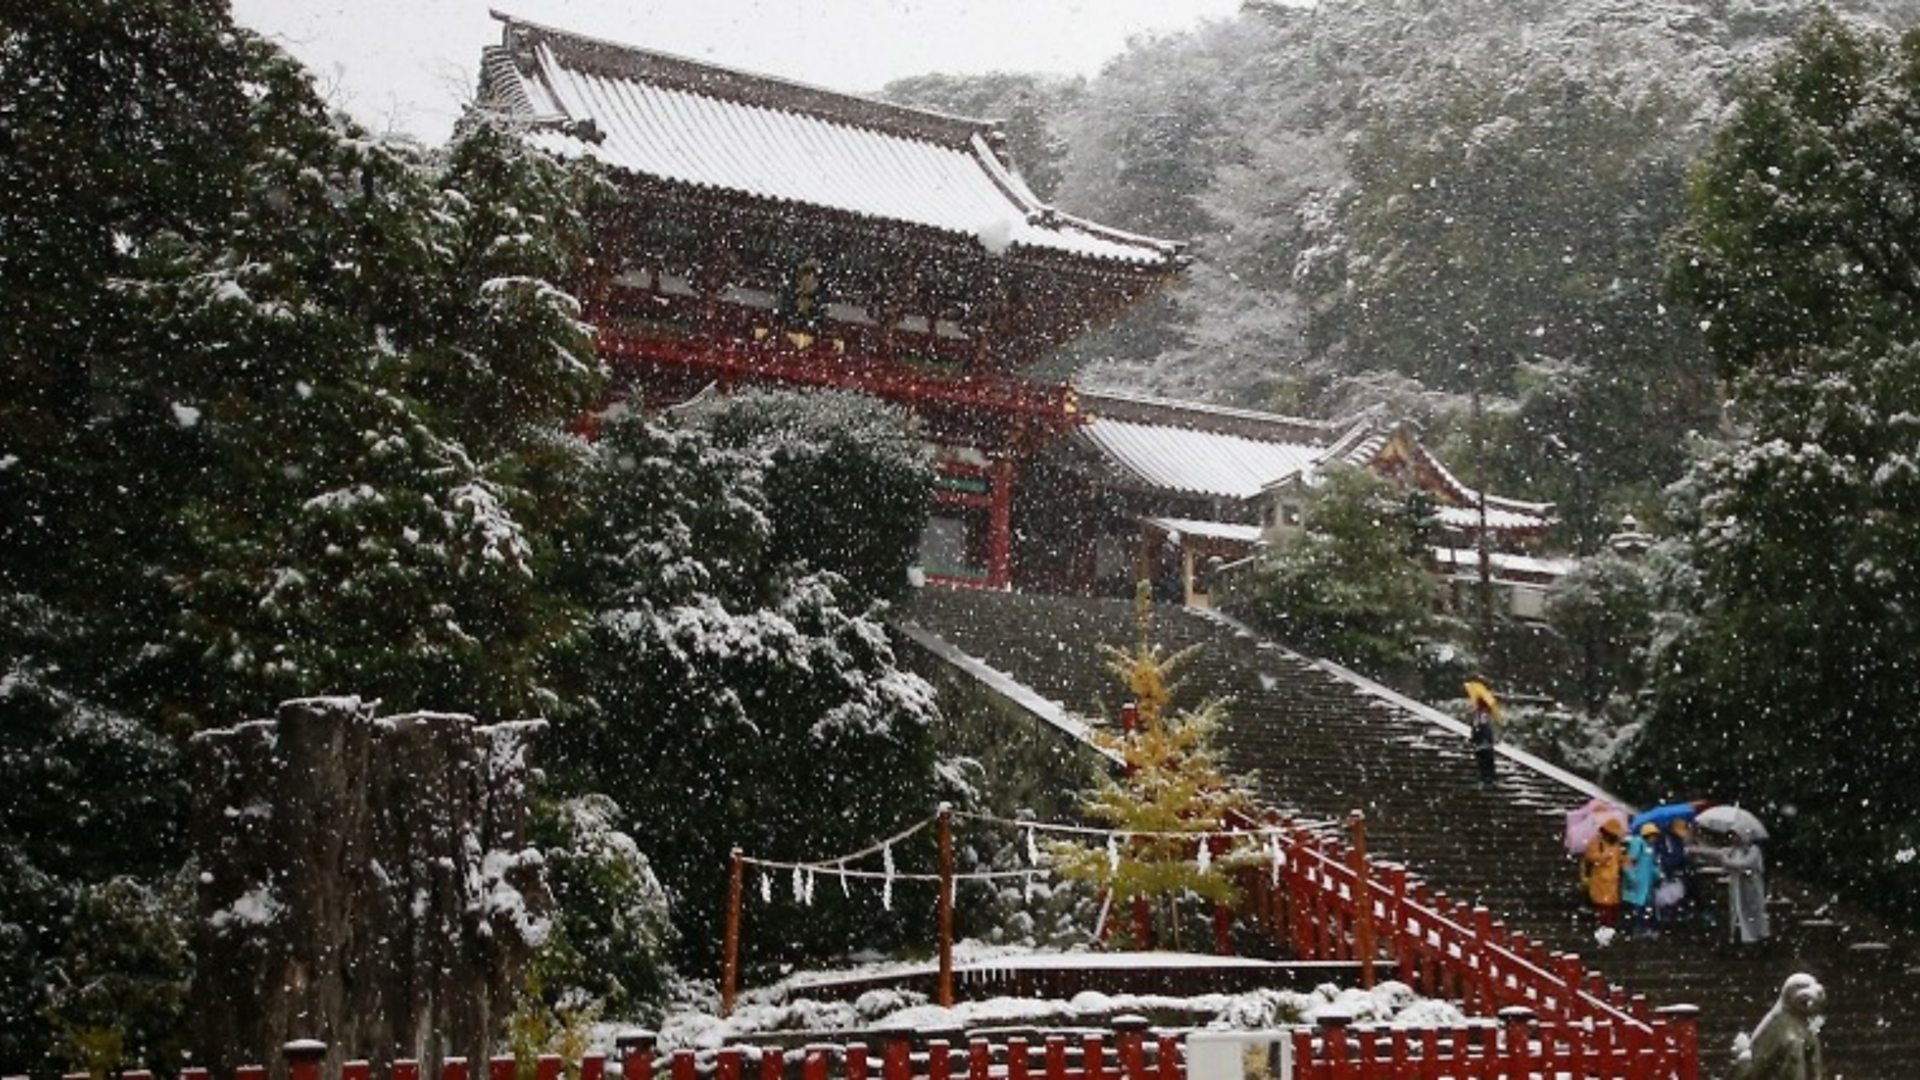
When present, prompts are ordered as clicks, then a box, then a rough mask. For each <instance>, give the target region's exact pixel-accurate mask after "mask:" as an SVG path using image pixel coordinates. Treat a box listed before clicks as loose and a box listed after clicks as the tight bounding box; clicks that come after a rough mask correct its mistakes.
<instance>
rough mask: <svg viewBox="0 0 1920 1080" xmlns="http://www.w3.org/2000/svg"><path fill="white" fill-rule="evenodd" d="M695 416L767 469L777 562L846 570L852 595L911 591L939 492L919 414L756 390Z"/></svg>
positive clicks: (855, 399) (858, 400)
mask: <svg viewBox="0 0 1920 1080" xmlns="http://www.w3.org/2000/svg"><path fill="white" fill-rule="evenodd" d="M696 415H697V416H698V417H699V419H700V421H701V422H702V423H703V425H704V426H705V427H706V428H707V430H708V431H710V432H712V434H713V438H714V441H715V443H717V444H718V445H720V446H724V447H729V448H732V449H736V450H741V451H744V452H747V453H750V454H753V455H755V456H756V457H757V458H758V459H759V460H760V461H761V463H762V467H763V468H764V469H765V470H766V485H765V491H766V497H767V512H768V515H769V516H770V518H771V519H772V522H773V540H772V547H771V549H770V551H769V555H770V557H771V558H772V559H773V560H774V561H776V562H783V563H792V564H794V565H799V566H808V567H812V568H814V569H818V570H828V571H832V572H833V573H835V574H838V575H839V576H840V577H841V578H843V579H845V581H846V583H847V585H848V586H849V587H850V589H851V592H850V594H849V599H856V600H857V599H858V598H860V597H877V598H881V599H897V598H899V597H900V596H902V595H904V594H905V593H906V590H907V587H908V583H907V567H908V565H909V564H910V563H912V561H913V559H914V557H915V552H916V551H917V550H918V548H919V542H920V534H921V532H922V531H923V530H924V529H925V528H926V524H927V512H928V509H929V507H930V506H931V498H932V493H933V466H932V462H931V460H930V459H929V456H928V453H927V450H926V443H925V441H924V437H923V435H922V434H921V431H920V424H919V421H918V420H917V419H916V418H915V417H914V416H913V414H911V413H909V412H907V411H906V410H905V409H903V408H901V407H899V406H897V405H892V404H889V403H887V402H884V401H880V400H878V399H875V398H870V397H865V396H861V395H854V394H843V393H833V392H825V391H821V392H802V391H796V390H752V391H744V392H741V393H737V394H732V395H729V396H727V397H724V398H721V399H719V400H717V401H715V402H712V403H710V404H707V405H705V406H704V407H703V408H701V409H700V410H699V411H698V412H697V413H696Z"/></svg>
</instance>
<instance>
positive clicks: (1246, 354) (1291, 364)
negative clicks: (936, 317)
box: [888, 0, 1920, 547]
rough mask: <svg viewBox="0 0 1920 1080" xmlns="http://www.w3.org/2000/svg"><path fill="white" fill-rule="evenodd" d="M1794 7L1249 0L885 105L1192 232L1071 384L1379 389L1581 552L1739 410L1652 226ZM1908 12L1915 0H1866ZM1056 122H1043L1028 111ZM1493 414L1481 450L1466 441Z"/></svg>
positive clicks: (1782, 2) (1251, 391)
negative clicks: (1067, 75)
mask: <svg viewBox="0 0 1920 1080" xmlns="http://www.w3.org/2000/svg"><path fill="white" fill-rule="evenodd" d="M1810 7H1811V6H1810V5H1808V4H1805V3H1799V2H1789V0H1724V2H1698V3H1686V2H1674V0H1323V2H1322V3H1320V4H1319V5H1317V6H1316V7H1313V8H1299V7H1294V6H1290V5H1283V4H1278V3H1259V2H1250V3H1248V4H1247V5H1246V8H1245V10H1243V12H1242V13H1241V14H1240V15H1239V16H1237V17H1235V18H1233V19H1230V20H1225V21H1221V22H1217V23H1212V24H1208V25H1206V26H1204V27H1202V28H1201V29H1199V30H1197V31H1195V32H1193V33H1190V34H1182V35H1177V36H1170V37H1162V38H1154V39H1148V40H1141V41H1136V42H1135V43H1134V44H1133V46H1132V47H1131V48H1130V49H1129V50H1128V51H1127V52H1126V53H1124V54H1123V55H1121V56H1119V57H1116V58H1115V59H1114V60H1113V61H1112V62H1111V63H1110V64H1109V65H1108V66H1107V68H1106V69H1105V70H1104V71H1103V72H1102V73H1101V74H1100V76H1098V77H1097V78H1095V79H1093V80H1091V81H1089V82H1087V83H1085V84H1080V83H1075V82H1065V83H1063V82H1059V81H1048V80H1044V79H1038V78H1025V77H1016V76H991V77H987V78H984V79H977V80H969V79H961V78H945V77H940V78H922V79H914V80H906V81H903V82H901V83H897V84H895V85H893V86H892V87H890V88H889V90H888V92H889V94H891V95H892V96H894V97H896V98H899V99H901V100H906V101H910V102H913V103H916V104H922V105H927V106H931V107H936V108H944V109H948V110H953V111H961V112H974V113H976V114H978V113H984V114H987V115H995V116H999V117H1002V118H1005V119H1007V120H1008V122H1009V125H1008V126H1009V142H1010V145H1011V147H1012V150H1013V152H1014V153H1015V155H1016V157H1017V159H1018V160H1019V161H1020V163H1021V164H1022V165H1023V168H1024V169H1025V170H1026V171H1027V172H1028V173H1029V174H1030V175H1031V176H1032V177H1033V178H1034V179H1035V180H1036V181H1037V183H1036V186H1037V187H1040V188H1042V189H1044V190H1047V191H1051V193H1052V194H1051V197H1053V198H1055V199H1057V200H1058V202H1059V203H1060V205H1061V206H1062V207H1064V208H1066V209H1069V210H1071V211H1074V212H1076V213H1082V214H1086V215H1088V216H1091V217H1094V218H1096V219H1099V220H1102V221H1109V222H1112V223H1114V224H1116V225H1120V226H1123V227H1127V228H1131V229H1137V230H1140V231H1144V232H1149V233H1154V234H1158V235H1163V236H1172V237H1178V238H1184V239H1190V240H1192V241H1193V244H1194V253H1195V256H1196V262H1195V265H1194V266H1193V268H1192V269H1191V270H1190V271H1189V272H1188V274H1187V276H1186V280H1185V281H1184V282H1183V283H1182V284H1181V285H1180V286H1179V287H1177V288H1176V289H1175V290H1174V291H1173V292H1172V293H1171V294H1170V295H1168V296H1166V297H1164V298H1162V299H1160V300H1159V301H1157V302H1154V303H1151V304H1148V305H1144V306H1143V307H1142V308H1141V309H1139V310H1138V311H1136V312H1135V313H1134V315H1133V316H1132V317H1131V318H1130V319H1129V320H1128V321H1126V322H1125V323H1123V324H1121V325H1118V326H1115V327H1112V328H1110V329H1109V330H1108V331H1107V332H1105V333H1102V334H1098V335H1095V336H1094V337H1093V338H1091V339H1090V340H1089V341H1088V342H1086V343H1085V344H1084V345H1083V346H1082V347H1081V349H1080V350H1079V352H1078V353H1077V354H1076V355H1075V356H1073V357H1072V358H1071V359H1072V360H1073V361H1076V362H1078V363H1079V364H1080V365H1081V368H1080V372H1081V374H1080V377H1081V378H1082V379H1083V380H1085V381H1087V382H1089V383H1095V384H1117V385H1121V386H1126V387H1134V388H1142V389H1148V390H1153V391H1157V392H1162V393H1167V394H1170V395H1176V396H1181V397H1195V398H1202V399H1210V400H1216V401H1226V402H1232V403H1236V404H1243V405H1250V406H1256V407H1263V408H1271V409H1276V410H1280V411H1286V412H1298V413H1310V414H1339V413H1345V412H1350V411H1353V410H1355V409H1358V408H1362V407H1365V406H1367V405H1371V404H1375V403H1382V402H1384V403H1386V404H1387V405H1388V406H1389V407H1390V408H1391V409H1392V410H1393V411H1394V412H1395V413H1397V414H1403V415H1408V416H1412V417H1414V418H1416V419H1419V420H1422V421H1424V422H1426V423H1428V424H1430V425H1432V426H1433V428H1434V429H1435V431H1436V435H1437V437H1438V438H1439V439H1440V440H1441V441H1442V442H1443V443H1444V442H1445V441H1446V440H1448V439H1449V438H1451V439H1453V440H1454V441H1455V442H1456V443H1457V445H1455V446H1453V447H1452V448H1451V450H1450V452H1449V456H1450V457H1451V458H1452V459H1453V460H1455V461H1457V462H1460V463H1461V464H1462V465H1463V467H1465V468H1467V469H1469V470H1470V471H1472V472H1475V473H1478V472H1479V471H1480V470H1481V469H1482V468H1483V467H1484V470H1485V475H1486V479H1487V482H1488V483H1489V484H1490V485H1493V486H1497V487H1499V488H1503V489H1507V490H1512V491H1515V492H1516V493H1524V494H1527V495H1530V496H1533V497H1537V498H1546V499H1553V500H1555V501H1556V502H1558V503H1559V504H1560V507H1561V512H1562V516H1563V517H1564V518H1565V519H1566V521H1567V522H1568V525H1569V529H1568V536H1567V539H1568V541H1569V542H1571V543H1573V544H1575V545H1577V546H1582V547H1586V546H1590V545H1592V544H1593V543H1594V542H1595V541H1596V540H1597V539H1598V538H1599V537H1601V536H1603V535H1604V534H1605V533H1606V531H1608V530H1609V529H1610V528H1611V527H1612V523H1613V522H1614V521H1616V520H1617V519H1618V515H1619V514H1620V513H1621V512H1622V511H1624V510H1627V509H1633V510H1636V511H1638V512H1640V513H1641V514H1642V515H1643V516H1645V515H1647V514H1650V513H1655V514H1657V512H1658V507H1657V503H1656V501H1655V500H1654V499H1653V498H1652V496H1653V494H1654V493H1655V492H1656V491H1657V490H1658V488H1659V487H1660V486H1661V485H1663V484H1665V483H1666V482H1668V481H1670V480H1672V479H1674V478H1676V477H1677V476H1678V475H1679V474H1680V473H1681V471H1682V469H1683V467H1684V464H1685V460H1686V438H1687V434H1688V433H1689V432H1690V431H1707V432H1711V431H1713V430H1714V429H1715V428H1716V427H1717V425H1718V422H1719V421H1718V416H1719V409H1718V389H1717V386H1716V382H1715V379H1714V373H1713V371H1712V369H1711V366H1710V365H1709V364H1708V363H1707V362H1706V361H1705V359H1704V355H1705V354H1704V352H1703V347H1702V346H1703V343H1702V340H1701V338H1702V327H1701V326H1700V319H1699V316H1698V315H1697V314H1696V313H1693V312H1691V311H1689V310H1686V309H1684V308H1683V307H1682V306H1680V305H1677V304H1674V303H1671V302H1669V301H1668V300H1667V299H1666V298H1665V297H1663V295H1662V293H1661V288H1660V280H1661V274H1662V266H1663V256H1662V241H1663V237H1664V236H1665V235H1666V234H1667V233H1668V232H1669V231H1670V230H1671V229H1673V228H1674V227H1675V226H1676V225H1677V224H1678V223H1679V221H1680V219H1681V215H1682V212H1683V210H1684V205H1685V186H1686V177H1687V172H1688V168H1689V165H1690V163H1691V162H1692V161H1693V160H1694V159H1695V158H1696V157H1697V156H1698V155H1699V154H1700V152H1701V151H1702V149H1703V147H1704V146H1705V143H1706V140H1707V138H1708V136H1709V134H1710V133H1711V131H1712V130H1713V128H1714V127H1715V125H1716V124H1717V123H1718V122H1719V121H1720V119H1721V118H1722V117H1723V115H1724V113H1725V111H1726V108H1727V101H1728V100H1729V97H1730V94H1731V93H1732V91H1733V89H1734V86H1735V84H1736V82H1737V79H1738V77H1739V73H1740V71H1741V70H1742V68H1743V66H1744V67H1747V68H1751V67H1752V66H1753V65H1755V64H1756V63H1758V62H1760V61H1761V60H1763V59H1764V57H1765V56H1767V55H1769V54H1770V53H1772V52H1773V51H1774V50H1775V49H1777V48H1778V47H1779V45H1780V44H1781V43H1782V42H1783V41H1785V40H1786V39H1787V38H1789V37H1790V36H1791V35H1792V34H1793V32H1794V31H1795V30H1796V29H1797V28H1798V27H1799V26H1800V24H1801V22H1802V20H1803V19H1804V17H1805V16H1806V14H1807V12H1808V11H1809V10H1810ZM1835 7H1836V9H1837V10H1839V11H1841V12H1842V13H1844V14H1846V15H1848V16H1849V17H1853V18H1858V19H1861V20H1866V21H1871V22H1877V23H1882V24H1885V25H1888V26H1891V27H1895V28H1905V27H1906V26H1909V25H1912V24H1913V23H1914V22H1915V21H1916V19H1917V18H1920V2H1915V0H1851V2H1843V3H1839V4H1836V5H1835ZM1036 116H1038V117H1039V118H1040V119H1042V120H1043V121H1044V123H1043V124H1041V125H1039V126H1036V124H1035V118H1036ZM1476 388H1477V389H1479V390H1480V391H1481V393H1482V394H1483V395H1484V396H1485V400H1486V405H1487V431H1486V434H1487V445H1488V450H1487V453H1486V460H1485V461H1484V462H1480V461H1475V460H1473V457H1474V456H1473V455H1472V454H1471V452H1470V451H1469V450H1468V449H1467V442H1468V439H1467V435H1466V432H1465V430H1464V429H1465V418H1466V416H1467V413H1468V407H1467V403H1468V399H1469V395H1470V394H1471V393H1472V391H1473V390H1475V389H1476Z"/></svg>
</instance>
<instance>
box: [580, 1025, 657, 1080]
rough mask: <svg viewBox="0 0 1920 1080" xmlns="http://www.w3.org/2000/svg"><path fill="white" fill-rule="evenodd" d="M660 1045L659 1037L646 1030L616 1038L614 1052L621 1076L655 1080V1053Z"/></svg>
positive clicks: (628, 1078)
mask: <svg viewBox="0 0 1920 1080" xmlns="http://www.w3.org/2000/svg"><path fill="white" fill-rule="evenodd" d="M659 1044H660V1039H659V1036H657V1035H655V1034H654V1033H653V1032H651V1031H647V1030H645V1029H644V1028H640V1029H635V1030H633V1031H623V1032H621V1033H620V1034H619V1035H616V1036H614V1040H613V1052H614V1054H615V1055H616V1056H618V1058H619V1060H620V1075H621V1076H622V1077H624V1078H625V1080H653V1052H654V1048H655V1047H657V1046H658V1045H659ZM582 1080H585V1078H584V1077H582Z"/></svg>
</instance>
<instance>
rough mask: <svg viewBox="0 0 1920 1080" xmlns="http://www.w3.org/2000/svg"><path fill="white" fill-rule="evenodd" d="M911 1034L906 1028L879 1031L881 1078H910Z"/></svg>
mask: <svg viewBox="0 0 1920 1080" xmlns="http://www.w3.org/2000/svg"><path fill="white" fill-rule="evenodd" d="M912 1038H913V1034H912V1032H910V1031H906V1030H900V1029H895V1030H888V1031H883V1032H881V1033H880V1039H881V1048H880V1076H881V1080H910V1078H911V1077H912V1076H913V1042H912V1041H911V1040H912Z"/></svg>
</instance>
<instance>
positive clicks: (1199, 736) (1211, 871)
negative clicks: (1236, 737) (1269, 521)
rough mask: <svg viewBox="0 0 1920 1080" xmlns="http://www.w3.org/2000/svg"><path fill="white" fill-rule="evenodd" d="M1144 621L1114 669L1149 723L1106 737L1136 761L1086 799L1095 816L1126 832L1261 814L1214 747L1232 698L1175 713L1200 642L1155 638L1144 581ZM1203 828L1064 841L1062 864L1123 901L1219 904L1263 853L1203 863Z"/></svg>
mask: <svg viewBox="0 0 1920 1080" xmlns="http://www.w3.org/2000/svg"><path fill="white" fill-rule="evenodd" d="M1134 610H1135V622H1136V626H1137V629H1138V633H1137V637H1136V640H1135V644H1134V647H1133V648H1132V649H1131V650H1122V649H1115V648H1111V647H1106V649H1105V651H1106V654H1107V667H1108V670H1110V671H1112V672H1113V673H1114V675H1115V676H1116V677H1117V678H1118V679H1119V681H1120V682H1121V684H1122V685H1124V686H1125V687H1126V688H1127V691H1128V693H1130V694H1132V695H1133V698H1134V702H1135V705H1136V706H1137V708H1138V710H1139V718H1140V724H1139V728H1138V730H1136V731H1135V732H1133V733H1132V734H1127V733H1124V732H1112V731H1108V732H1102V733H1100V734H1099V735H1098V736H1097V738H1098V740H1099V742H1100V743H1101V745H1103V746H1105V747H1107V748H1108V749H1111V750H1113V751H1115V752H1116V753H1118V754H1119V755H1120V757H1121V759H1122V761H1124V762H1125V764H1126V775H1125V776H1124V777H1122V778H1121V779H1118V780H1115V779H1106V780H1103V781H1102V782H1101V784H1100V785H1099V786H1098V787H1097V788H1095V789H1094V790H1093V791H1091V792H1089V793H1088V794H1087V796H1086V798H1085V799H1084V800H1083V802H1082V804H1081V805H1082V809H1083V810H1084V811H1085V813H1086V815H1087V817H1088V818H1090V819H1092V820H1094V821H1097V822H1100V823H1101V824H1102V825H1105V826H1106V827H1108V828H1110V829H1113V830H1115V831H1118V832H1126V833H1175V834H1178V833H1193V834H1205V833H1210V832H1219V831H1221V830H1222V829H1224V828H1225V827H1226V823H1227V821H1228V820H1229V818H1230V816H1232V815H1233V814H1235V813H1241V814H1246V815H1248V816H1251V815H1252V813H1253V811H1254V804H1253V799H1252V797H1251V796H1250V795H1249V794H1248V793H1247V790H1246V782H1247V778H1243V777H1233V776H1229V775H1228V774H1227V773H1226V772H1225V771H1224V770H1223V769H1222V768H1221V766H1220V764H1219V761H1218V759H1217V757H1216V755H1215V753H1214V750H1213V736H1214V734H1215V732H1216V731H1217V730H1218V729H1219V726H1220V722H1221V719H1222V718H1223V717H1224V715H1225V713H1226V702H1225V701H1224V700H1223V699H1220V698H1211V699H1208V700H1207V701H1205V702H1203V703H1201V704H1200V705H1199V706H1198V707H1197V708H1194V709H1189V710H1180V711H1177V712H1175V711H1172V708H1171V706H1172V700H1173V691H1174V688H1175V680H1174V679H1173V674H1174V672H1175V670H1176V669H1177V668H1178V667H1179V666H1181V665H1182V664H1184V663H1185V662H1186V660H1187V659H1188V658H1190V657H1192V656H1193V655H1194V654H1195V652H1196V651H1197V649H1195V648H1188V649H1182V650H1179V651H1177V652H1174V653H1172V654H1168V653H1166V652H1164V651H1163V650H1162V649H1161V648H1160V647H1158V646H1156V645H1154V644H1153V641H1152V619H1153V613H1152V600H1151V597H1150V595H1149V594H1148V593H1147V591H1146V588H1145V586H1144V584H1143V585H1142V588H1141V591H1140V593H1139V594H1138V596H1137V598H1136V601H1135V608H1134ZM1203 842H1204V841H1203V840H1202V839H1201V838H1200V837H1199V836H1197V835H1196V836H1195V837H1193V838H1192V839H1188V838H1186V837H1182V836H1178V835H1175V836H1157V837H1154V836H1133V837H1128V838H1126V839H1125V840H1123V841H1121V842H1119V843H1117V844H1116V845H1115V847H1114V849H1113V850H1112V851H1109V849H1108V848H1107V846H1106V845H1105V844H1096V845H1091V846H1089V845H1084V844H1075V843H1060V844H1056V845H1054V846H1053V855H1054V859H1055V863H1056V865H1057V866H1058V867H1059V869H1060V872H1061V873H1062V874H1064V875H1066V876H1068V877H1072V878H1079V879H1082V880H1087V881H1092V882H1095V883H1097V884H1098V885H1100V886H1101V887H1102V888H1104V889H1106V890H1108V892H1109V893H1110V894H1111V895H1112V896H1113V898H1114V899H1115V900H1116V901H1125V900H1131V899H1132V898H1133V897H1136V896H1146V897H1150V898H1151V897H1167V896H1174V897H1177V896H1180V895H1182V894H1185V893H1192V894H1194V895H1197V896H1199V897H1202V898H1203V899H1206V900H1209V901H1214V902H1217V903H1232V902H1234V901H1235V900H1237V899H1238V898H1239V890H1238V889H1237V888H1236V887H1235V886H1234V883H1233V880H1232V877H1231V875H1230V874H1229V873H1228V871H1229V870H1231V869H1233V868H1235V867H1236V866H1239V865H1243V864H1245V863H1248V862H1251V861H1253V860H1256V859H1257V858H1258V857H1259V856H1258V854H1257V853H1256V852H1254V851H1252V850H1251V848H1249V850H1247V851H1243V852H1225V851H1220V852H1213V853H1211V854H1210V856H1209V857H1208V859H1207V860H1205V861H1206V863H1207V864H1208V865H1206V866H1205V867H1204V868H1203V866H1202V859H1201V857H1200V852H1199V845H1200V844H1201V843H1203Z"/></svg>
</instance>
